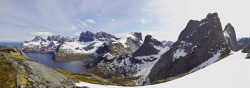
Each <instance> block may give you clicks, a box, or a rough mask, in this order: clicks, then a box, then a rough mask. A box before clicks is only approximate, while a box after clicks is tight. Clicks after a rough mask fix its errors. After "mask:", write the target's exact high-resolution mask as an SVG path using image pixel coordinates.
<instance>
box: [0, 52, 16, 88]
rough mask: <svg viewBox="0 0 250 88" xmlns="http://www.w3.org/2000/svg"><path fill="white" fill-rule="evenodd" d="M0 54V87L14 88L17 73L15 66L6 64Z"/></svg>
mask: <svg viewBox="0 0 250 88" xmlns="http://www.w3.org/2000/svg"><path fill="white" fill-rule="evenodd" d="M2 55H3V53H2V52H1V54H0V68H1V69H0V87H1V88H15V87H16V82H15V75H16V74H17V70H16V67H13V66H11V65H9V64H7V61H6V60H5V59H4V57H3V56H2Z"/></svg>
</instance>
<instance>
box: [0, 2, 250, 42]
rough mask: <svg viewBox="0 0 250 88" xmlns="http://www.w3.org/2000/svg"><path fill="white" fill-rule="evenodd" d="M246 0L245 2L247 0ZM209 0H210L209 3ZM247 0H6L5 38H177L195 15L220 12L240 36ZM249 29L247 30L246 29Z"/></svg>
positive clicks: (0, 24)
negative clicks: (135, 35)
mask: <svg viewBox="0 0 250 88" xmlns="http://www.w3.org/2000/svg"><path fill="white" fill-rule="evenodd" d="M244 2H245V3H244ZM204 3H206V4H204ZM246 3H247V0H242V1H237V2H231V1H228V0H221V1H217V0H210V1H202V0H187V1H186V0H1V1H0V19H1V20H0V31H1V32H0V41H24V40H30V39H32V38H33V37H34V36H38V35H39V36H43V37H45V36H48V35H63V36H70V37H74V36H76V35H79V33H80V32H82V31H87V30H88V31H92V32H98V31H105V32H108V33H112V34H116V33H126V32H143V33H147V34H152V35H153V37H156V38H158V39H160V40H172V41H175V40H176V39H177V37H178V35H179V33H180V32H181V31H182V30H183V29H184V28H185V26H186V24H187V22H188V21H189V20H190V19H195V20H201V19H203V18H205V17H206V15H207V14H208V13H209V12H218V13H219V16H220V18H221V21H222V24H223V28H224V26H225V24H227V23H228V22H230V23H231V24H232V25H233V26H234V27H235V28H237V29H236V32H237V33H238V35H239V36H238V37H244V36H249V35H250V34H249V33H250V32H249V27H248V24H247V23H249V22H248V21H249V20H250V17H249V16H250V14H249V12H247V10H249V8H250V7H249V5H247V4H246ZM246 31H247V32H246Z"/></svg>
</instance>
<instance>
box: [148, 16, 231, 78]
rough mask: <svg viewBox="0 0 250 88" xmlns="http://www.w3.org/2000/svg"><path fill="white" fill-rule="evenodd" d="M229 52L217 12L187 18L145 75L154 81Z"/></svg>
mask: <svg viewBox="0 0 250 88" xmlns="http://www.w3.org/2000/svg"><path fill="white" fill-rule="evenodd" d="M229 53H230V48H229V47H228V45H227V43H226V40H225V37H224V34H223V30H222V27H221V23H220V19H219V17H218V14H217V13H209V14H208V15H207V17H206V18H205V19H203V20H201V21H197V20H190V21H189V22H188V24H187V26H186V28H185V29H184V30H183V31H182V32H181V33H180V35H179V38H178V40H177V41H176V42H175V43H174V44H173V45H172V47H171V48H170V50H169V51H167V52H166V53H164V54H163V55H162V56H161V58H160V59H159V61H158V62H157V63H156V64H155V65H154V67H153V68H152V69H151V73H150V75H149V77H148V78H149V79H150V81H151V82H154V81H155V80H163V79H167V78H169V77H175V76H177V75H179V74H185V73H189V72H193V71H197V70H199V69H201V68H204V67H206V66H208V65H210V64H213V63H214V62H216V61H218V60H220V59H222V58H224V57H225V56H228V55H229Z"/></svg>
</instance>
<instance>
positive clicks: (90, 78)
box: [55, 69, 111, 85]
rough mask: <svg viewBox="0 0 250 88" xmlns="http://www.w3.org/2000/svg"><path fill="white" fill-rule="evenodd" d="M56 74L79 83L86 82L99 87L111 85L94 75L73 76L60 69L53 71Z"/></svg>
mask: <svg viewBox="0 0 250 88" xmlns="http://www.w3.org/2000/svg"><path fill="white" fill-rule="evenodd" d="M55 70H56V71H57V72H59V73H61V74H63V75H65V76H68V77H69V78H71V79H73V80H76V81H79V82H88V83H93V84H101V85H111V84H110V83H109V82H106V81H105V80H104V79H102V78H100V77H98V76H95V75H88V74H74V73H70V72H67V71H63V70H60V69H55Z"/></svg>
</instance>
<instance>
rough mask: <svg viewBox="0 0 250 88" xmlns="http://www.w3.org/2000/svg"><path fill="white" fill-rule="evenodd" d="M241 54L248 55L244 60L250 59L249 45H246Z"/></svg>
mask: <svg viewBox="0 0 250 88" xmlns="http://www.w3.org/2000/svg"><path fill="white" fill-rule="evenodd" d="M241 52H242V53H248V54H247V56H246V58H247V59H250V44H248V45H247V46H246V47H245V48H243V50H242V51H241Z"/></svg>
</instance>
